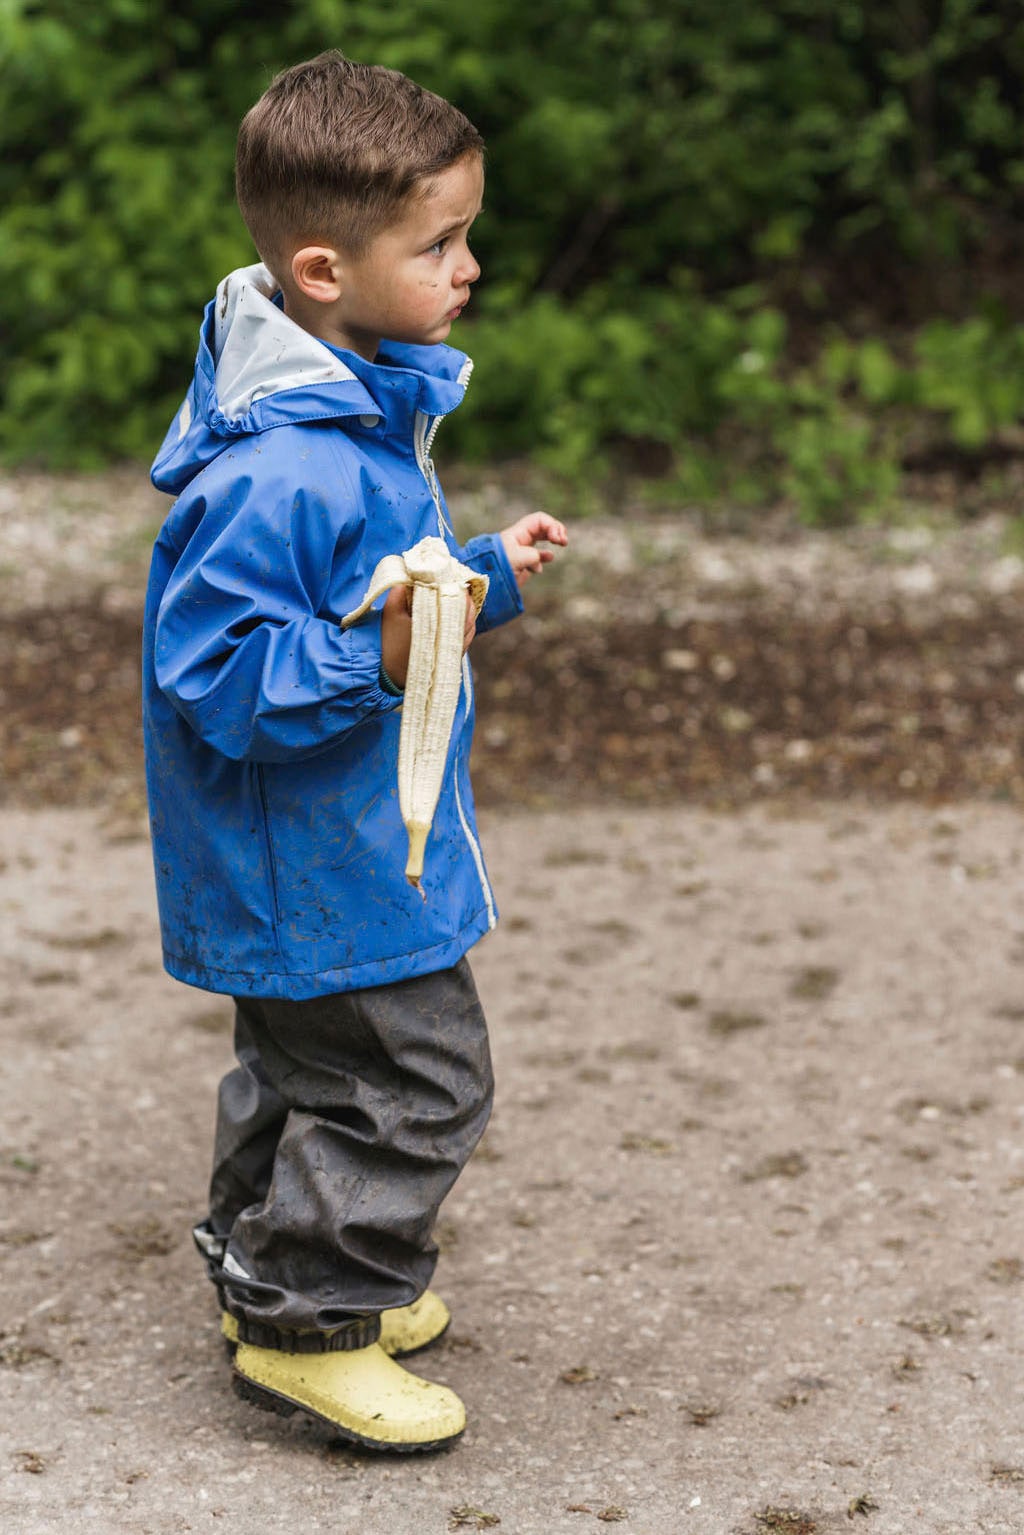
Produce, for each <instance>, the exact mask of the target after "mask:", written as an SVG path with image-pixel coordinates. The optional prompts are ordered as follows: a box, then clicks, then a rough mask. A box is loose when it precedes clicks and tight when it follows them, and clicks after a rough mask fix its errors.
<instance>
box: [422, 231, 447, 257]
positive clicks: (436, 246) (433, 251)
mask: <svg viewBox="0 0 1024 1535" xmlns="http://www.w3.org/2000/svg"><path fill="white" fill-rule="evenodd" d="M447 244H448V236H447V235H445V237H444V239H443V240H435V241H434V243H433V245H431V246H428V248H427V255H428V256H440V255H442V254H443V252H444V248H445V246H446V245H447Z"/></svg>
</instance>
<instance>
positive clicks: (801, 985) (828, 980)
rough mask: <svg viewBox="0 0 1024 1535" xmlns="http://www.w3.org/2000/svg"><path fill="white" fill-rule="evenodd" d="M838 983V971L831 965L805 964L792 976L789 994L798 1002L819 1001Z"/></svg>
mask: <svg viewBox="0 0 1024 1535" xmlns="http://www.w3.org/2000/svg"><path fill="white" fill-rule="evenodd" d="M838 983H839V971H838V970H836V969H835V968H834V967H833V966H832V965H807V966H806V967H805V968H804V969H803V970H801V971H799V972H798V974H797V975H796V976H795V977H794V979H793V983H792V985H791V986H790V988H789V994H790V996H791V997H795V998H796V999H797V1000H798V1001H800V1002H821V1001H823V1000H824V999H825V998H826V997H830V996H831V995H832V993H833V992H834V991H835V989H836V986H837V985H838Z"/></svg>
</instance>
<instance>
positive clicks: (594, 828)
mask: <svg viewBox="0 0 1024 1535" xmlns="http://www.w3.org/2000/svg"><path fill="white" fill-rule="evenodd" d="M498 500H499V492H498V490H497V488H496V487H489V486H486V485H484V486H482V487H478V488H477V489H476V490H475V491H473V493H472V494H470V493H469V492H467V493H466V495H465V496H464V498H463V501H462V503H461V504H460V505H459V507H458V508H457V510H458V512H459V516H460V524H461V526H462V527H463V529H464V530H465V531H467V532H468V531H471V530H472V529H473V528H474V527H475V526H488V525H494V524H495V522H496V521H497V520H498V517H497V514H496V510H495V509H496V506H497V502H498ZM514 510H518V508H515V509H514ZM159 512H160V503H159V501H158V500H157V498H155V497H153V496H150V495H148V494H147V492H146V491H145V490H144V489H143V488H141V486H140V481H139V477H138V475H135V474H128V473H126V474H125V475H124V476H120V477H118V476H114V477H110V476H107V477H103V478H102V479H98V480H81V481H72V480H66V481H50V480H45V479H42V478H37V479H31V478H25V477H22V478H20V479H18V480H16V481H10V482H2V481H0V695H2V696H0V704H2V715H0V769H2V772H0V799H2V800H3V801H4V803H5V808H4V810H3V812H2V821H0V912H2V921H0V974H2V981H3V986H2V990H0V1094H2V1097H0V1102H2V1104H3V1108H2V1110H0V1188H2V1202H0V1284H2V1294H3V1297H4V1307H3V1314H2V1317H0V1528H2V1529H3V1530H4V1531H5V1532H6V1531H11V1532H12V1535H66V1532H78V1531H93V1530H96V1531H102V1532H104V1535H106V1532H108V1531H111V1532H116V1535H120V1532H140V1535H172V1532H174V1535H176V1532H179V1531H206V1530H209V1531H211V1532H214V1531H217V1530H221V1529H232V1530H235V1531H240V1532H242V1535H276V1532H278V1531H281V1532H284V1531H288V1532H289V1535H290V1532H292V1531H294V1530H297V1529H301V1530H309V1531H315V1532H324V1535H327V1532H330V1535H447V1532H448V1531H449V1530H474V1529H493V1530H496V1531H497V1535H569V1532H573V1535H576V1532H581V1531H582V1532H585V1531H589V1530H597V1529H600V1528H603V1527H604V1526H605V1525H607V1526H609V1527H611V1526H615V1527H617V1528H618V1529H621V1530H622V1531H623V1532H624V1535H681V1532H682V1535H685V1532H688V1531H692V1532H694V1535H766V1532H767V1535H773V1532H775V1535H828V1532H831V1535H837V1532H839V1531H847V1530H850V1531H855V1530H857V1529H860V1528H863V1529H864V1530H865V1531H868V1532H874V1535H914V1532H917V1531H920V1532H922V1535H954V1532H955V1535H962V1532H974V1531H978V1532H984V1535H1019V1532H1020V1531H1021V1530H1022V1529H1024V1435H1022V1423H1024V1386H1022V1382H1024V1358H1022V1355H1024V1326H1022V1320H1021V1314H1022V1301H1024V1140H1022V1135H1021V1128H1022V1126H1021V1119H1022V1113H1024V1108H1022V1092H1021V1088H1022V1084H1024V916H1022V910H1024V908H1022V905H1021V900H1020V891H1021V853H1022V846H1024V842H1022V837H1021V828H1020V816H1019V810H1018V809H1017V808H1016V807H1017V806H1018V805H1019V803H1020V802H1021V801H1022V800H1024V777H1022V775H1021V771H1020V760H1021V749H1022V747H1024V741H1022V736H1021V732H1022V730H1024V710H1022V709H1021V708H1020V703H1021V697H1022V693H1024V669H1022V668H1024V623H1022V620H1021V618H1020V611H1021V603H1020V596H1021V593H1022V590H1024V563H1022V561H1021V560H1020V559H1019V558H1018V556H1017V555H1016V554H1014V553H1013V552H1012V550H1011V549H1010V548H1009V545H1008V538H1009V534H1010V529H1009V526H1008V524H1006V523H1005V522H1000V521H999V519H997V518H996V519H989V520H988V521H987V522H985V523H984V524H981V523H979V524H972V525H969V526H967V527H964V528H948V527H947V528H945V529H941V528H939V529H937V528H934V527H917V528H909V529H895V530H888V531H887V530H883V529H876V530H870V531H868V532H858V533H851V534H846V535H842V536H833V537H830V538H824V537H822V536H819V535H810V534H796V533H794V531H793V530H792V529H788V530H787V529H779V528H777V527H775V528H773V527H771V526H769V527H767V528H766V529H765V530H763V533H762V536H760V537H759V538H757V539H755V538H752V537H748V538H745V539H739V538H735V537H731V536H729V535H724V534H723V535H717V536H711V535H707V534H704V533H701V532H700V531H699V529H698V528H696V527H695V526H694V525H693V524H692V523H689V522H687V521H686V519H682V520H679V519H676V520H675V521H672V522H669V521H663V522H656V521H654V522H650V521H648V522H645V521H643V520H641V519H636V520H632V521H630V520H627V522H625V523H623V524H622V525H616V526H611V525H608V524H591V525H585V526H582V527H580V528H579V529H578V530H577V537H576V543H575V551H574V559H573V561H572V562H569V561H566V562H564V564H563V566H562V569H561V571H560V573H559V574H558V575H557V576H554V577H552V578H551V579H549V578H548V577H547V576H546V577H545V580H544V583H543V585H542V586H540V587H539V589H538V591H537V593H535V594H533V595H534V606H533V608H532V613H531V617H530V618H529V619H528V620H526V621H525V622H524V623H523V624H522V625H521V626H520V627H519V629H518V631H516V633H517V635H518V638H516V637H515V636H514V633H513V631H511V630H510V631H508V635H500V636H494V637H492V638H491V639H490V640H489V641H488V645H489V646H490V650H489V652H485V650H484V647H483V644H481V647H480V657H479V660H478V669H479V673H480V689H479V692H480V705H481V732H480V746H479V751H478V756H477V765H476V766H477V779H478V783H479V785H480V789H481V798H482V800H483V801H484V804H485V807H486V808H485V814H484V834H485V845H486V848H487V851H488V853H489V860H490V864H491V870H492V874H493V876H494V880H495V884H496V888H497V891H498V896H499V900H500V903H501V906H502V911H503V918H504V920H503V922H502V924H501V926H500V928H499V930H498V932H497V933H496V934H495V935H494V937H493V938H491V939H489V940H488V941H487V942H486V943H485V944H483V945H481V947H480V948H479V949H478V950H477V952H476V956H475V960H474V968H475V970H476V973H477V978H478V982H479V985H480V989H481V993H482V995H483V998H484V1001H485V1004H486V1007H487V1011H488V1014H489V1017H490V1020H491V1026H492V1032H493V1038H494V1049H495V1058H496V1066H497V1072H498V1079H499V1091H498V1101H497V1108H496V1112H495V1116H494V1120H493V1124H492V1127H491V1129H490V1130H489V1131H488V1134H487V1137H486V1139H485V1142H484V1144H483V1147H482V1148H481V1151H480V1152H479V1153H478V1155H477V1156H476V1158H475V1159H474V1161H473V1162H472V1164H471V1166H470V1168H469V1169H468V1171H467V1173H466V1174H465V1176H464V1178H463V1179H462V1180H461V1182H460V1184H459V1186H458V1188H457V1190H456V1192H455V1194H454V1195H453V1197H452V1198H451V1200H450V1201H449V1203H448V1205H447V1206H446V1208H445V1211H444V1215H443V1222H442V1227H441V1237H442V1243H443V1254H442V1260H441V1266H440V1269H439V1273H438V1280H437V1282H438V1286H439V1288H441V1289H442V1290H443V1291H444V1293H445V1295H446V1296H447V1297H448V1299H449V1300H450V1302H451V1304H452V1306H453V1309H454V1312H455V1324H454V1327H453V1330H452V1333H451V1335H450V1337H449V1338H448V1339H447V1340H446V1341H445V1342H443V1343H442V1344H441V1345H440V1346H439V1347H438V1348H437V1349H436V1351H435V1352H434V1353H433V1354H432V1355H430V1356H427V1357H426V1358H425V1360H424V1362H423V1364H422V1366H421V1368H422V1369H423V1371H424V1373H426V1374H433V1375H434V1376H436V1378H437V1379H440V1380H444V1381H446V1382H449V1383H450V1384H451V1385H453V1386H454V1387H455V1388H456V1389H457V1390H458V1391H459V1392H460V1393H461V1394H462V1395H463V1396H464V1397H465V1398H466V1400H467V1402H468V1404H469V1408H470V1414H471V1425H470V1429H469V1431H468V1432H467V1434H466V1437H465V1439H464V1441H463V1442H462V1444H461V1445H460V1446H459V1447H458V1448H457V1449H456V1450H455V1451H454V1452H452V1453H450V1454H447V1455H444V1456H440V1457H435V1458H430V1459H411V1460H408V1461H402V1462H394V1461H387V1460H379V1459H374V1458H372V1457H364V1456H356V1455H353V1454H351V1453H350V1452H349V1451H347V1450H345V1449H343V1448H341V1447H339V1446H338V1445H337V1444H335V1443H332V1442H331V1439H330V1436H329V1434H327V1433H326V1432H325V1431H322V1430H320V1429H318V1428H315V1427H313V1426H312V1425H310V1424H308V1423H304V1422H303V1421H301V1420H300V1419H293V1420H291V1422H289V1423H282V1422H280V1421H279V1420H277V1419H274V1418H270V1417H264V1416H263V1415H262V1414H259V1413H257V1412H255V1411H254V1409H252V1408H251V1407H247V1406H245V1405H243V1404H242V1403H241V1402H239V1401H238V1400H237V1399H236V1398H235V1397H234V1395H233V1393H232V1391H231V1389H230V1379H229V1370H228V1367H227V1363H226V1360H225V1358H224V1356H223V1354H222V1352H221V1349H220V1345H219V1340H218V1335H217V1326H216V1315H215V1311H214V1305H213V1298H212V1295H211V1293H209V1292H208V1287H207V1286H206V1284H205V1281H204V1280H203V1278H202V1275H201V1272H200V1269H199V1265H198V1262H197V1260H196V1258H195V1256H194V1254H193V1252H192V1250H191V1244H190V1240H189V1236H188V1228H189V1225H190V1222H191V1221H192V1219H193V1218H194V1217H195V1216H196V1215H198V1214H201V1213H202V1211H203V1202H204V1191H205V1182H206V1176H207V1158H208V1151H209V1140H210V1134H211V1128H212V1116H213V1095H214V1090H215V1087H216V1083H217V1080H218V1078H219V1076H220V1074H221V1073H222V1071H224V1070H225V1069H226V1068H227V1066H228V1064H229V1062H230V1015H229V1006H228V1005H227V1004H226V1003H225V1002H224V1001H223V1000H222V999H218V998H211V997H208V996H205V995H204V994H202V993H200V992H197V991H191V990H189V989H188V988H185V987H180V986H177V985H176V984H175V983H173V982H171V981H170V980H169V979H167V978H166V977H165V976H164V975H163V973H162V971H161V969H160V966H159V955H158V942H157V932H156V921H155V912H154V905H153V894H152V876H151V871H150V861H149V849H148V844H147V842H146V839H145V826H144V819H143V805H142V791H141V781H140V777H139V757H138V747H137V726H136V717H137V680H136V672H135V662H134V647H135V644H136V639H137V632H138V609H139V591H140V584H141V580H142V570H143V566H144V561H145V550H146V548H147V547H148V543H149V541H150V538H151V536H152V531H153V527H154V525H155V522H156V519H157V518H158V516H159ZM595 800H598V801H600V803H599V804H594V803H588V801H591V802H592V801H595Z"/></svg>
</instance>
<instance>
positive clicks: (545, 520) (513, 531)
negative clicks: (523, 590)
mask: <svg viewBox="0 0 1024 1535" xmlns="http://www.w3.org/2000/svg"><path fill="white" fill-rule="evenodd" d="M499 537H500V539H501V541H502V543H503V544H504V545H505V553H506V554H507V555H508V557H509V560H510V562H511V565H512V569H513V570H514V571H515V573H516V580H517V581H518V583H519V585H520V586H525V584H526V582H527V581H528V580H529V579H530V577H531V576H536V575H540V573H541V571H542V570H543V569H544V566H545V565H547V564H548V563H549V561H551V560H553V559H554V557H555V552H554V550H553V549H538V548H537V542H538V540H542V541H544V542H545V543H549V544H560V545H561V546H562V547H563V548H564V547H565V545H566V544H567V543H568V542H569V535H568V533H567V532H566V530H565V525H564V523H561V522H558V521H556V519H555V518H554V517H549V516H548V514H547V512H531V513H530V514H529V516H527V517H520V519H519V521H518V522H514V523H513V524H512V526H511V527H510V528H502V530H501V533H500V534H499Z"/></svg>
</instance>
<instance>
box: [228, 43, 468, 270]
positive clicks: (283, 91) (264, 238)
mask: <svg viewBox="0 0 1024 1535" xmlns="http://www.w3.org/2000/svg"><path fill="white" fill-rule="evenodd" d="M483 142H484V141H483V139H482V138H481V136H480V134H479V133H478V132H477V130H476V129H475V128H474V127H473V124H472V123H471V122H470V121H469V119H468V118H467V117H465V116H464V115H463V113H461V112H460V111H459V110H458V108H457V107H453V106H452V105H451V103H450V102H447V101H445V100H444V99H443V97H441V96H435V95H434V93H433V92H432V91H427V90H424V89H423V87H422V86H420V85H416V84H415V82H414V81H412V80H410V79H408V78H407V77H406V76H405V75H403V74H400V73H399V72H398V70H396V69H385V68H383V67H382V66H380V65H375V64H355V63H353V62H352V60H351V59H347V58H345V56H344V54H342V53H339V52H338V51H337V49H331V50H330V51H328V52H327V53H321V54H318V56H317V57H316V58H315V59H308V60H307V61H306V62H305V63H303V64H294V65H293V66H292V67H291V69H286V70H284V71H283V72H282V73H281V74H279V75H277V76H276V78H275V79H274V80H272V81H271V83H270V85H269V86H268V87H267V89H266V90H265V91H264V93H263V95H262V96H261V97H260V99H259V101H257V102H256V105H255V106H254V107H252V108H251V110H250V111H249V112H248V113H247V114H246V116H245V117H244V118H243V120H242V126H241V128H240V130H239V134H238V151H237V155H236V159H235V187H236V192H237V196H238V206H239V209H240V210H241V214H242V217H243V219H244V220H245V222H246V225H247V227H248V229H249V233H250V234H251V235H252V238H253V242H254V244H255V246H256V249H257V250H258V251H259V253H260V256H261V258H262V259H263V261H264V262H265V263H266V264H267V266H268V267H270V269H271V270H272V271H273V272H274V275H275V277H276V278H277V279H278V281H280V280H281V275H282V274H281V272H280V271H279V270H278V268H280V267H281V266H282V265H283V266H287V259H288V257H289V255H290V254H291V252H292V251H294V250H296V249H299V248H300V247H301V246H303V245H308V244H318V243H324V244H331V245H336V246H339V247H340V248H342V249H343V250H345V251H348V252H349V253H351V254H355V255H358V254H359V253H361V252H362V251H363V250H365V248H366V246H367V245H368V244H369V242H370V241H371V240H372V239H373V238H374V236H375V235H377V234H379V233H380V231H381V230H382V229H383V228H385V227H386V225H387V224H389V223H390V222H392V220H393V219H394V217H395V215H396V214H397V212H398V210H399V209H400V207H401V205H402V204H403V203H404V202H405V201H406V200H407V199H408V198H409V197H410V196H411V195H413V194H414V193H415V191H416V188H417V185H418V184H419V183H421V182H423V181H424V179H425V178H427V177H429V176H433V175H437V174H438V172H440V171H443V170H446V169H447V167H448V166H450V165H454V164H455V162H456V161H457V160H460V159H461V158H462V156H463V155H465V154H468V153H470V152H473V151H475V152H477V153H482V151H483Z"/></svg>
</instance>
